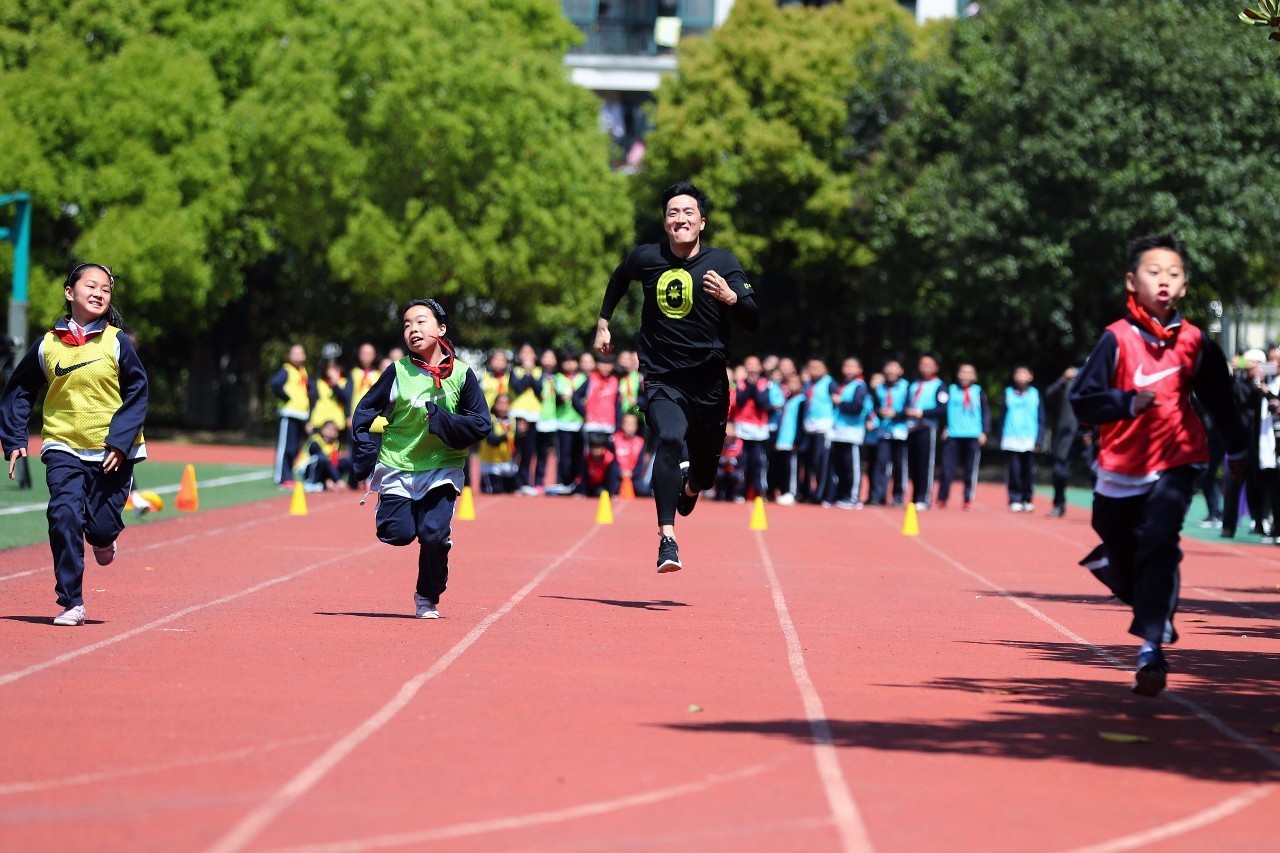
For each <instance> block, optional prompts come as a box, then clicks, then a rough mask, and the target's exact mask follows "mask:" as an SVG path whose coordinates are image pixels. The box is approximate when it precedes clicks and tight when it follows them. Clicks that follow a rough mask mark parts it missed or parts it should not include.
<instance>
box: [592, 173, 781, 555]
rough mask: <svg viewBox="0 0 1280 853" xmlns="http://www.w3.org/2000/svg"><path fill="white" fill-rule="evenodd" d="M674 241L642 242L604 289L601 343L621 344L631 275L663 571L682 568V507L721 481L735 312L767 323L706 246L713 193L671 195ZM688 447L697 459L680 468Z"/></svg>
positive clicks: (721, 256)
mask: <svg viewBox="0 0 1280 853" xmlns="http://www.w3.org/2000/svg"><path fill="white" fill-rule="evenodd" d="M662 204H663V222H662V227H663V230H664V231H666V233H667V242H666V243H665V244H663V243H646V244H643V245H640V246H637V247H636V248H635V249H634V250H633V251H632V252H631V254H630V255H628V256H627V258H626V260H624V261H623V262H622V263H621V264H620V265H619V266H618V268H617V269H615V270H614V271H613V275H612V276H610V277H609V285H608V287H607V288H605V293H604V301H603V302H602V303H601V305H600V319H599V320H598V321H597V323H596V341H595V348H596V349H597V350H599V351H600V352H601V353H603V354H606V355H607V354H608V353H610V352H612V351H613V344H612V337H611V334H610V332H609V319H610V318H611V317H612V316H613V312H614V309H616V308H617V307H618V303H619V302H620V301H621V300H622V297H623V295H624V294H625V293H626V292H627V288H628V287H629V286H630V285H631V282H632V281H636V280H639V281H640V283H641V286H642V287H643V289H644V306H643V308H642V311H641V315H640V334H639V348H640V354H641V355H640V365H641V372H642V373H643V374H644V377H645V399H646V402H645V416H646V420H647V422H648V424H649V427H650V429H651V430H652V431H653V435H654V437H655V442H656V451H655V453H654V461H653V479H652V487H653V496H654V505H655V507H656V509H657V513H658V537H659V538H658V571H659V572H675V571H679V570H680V569H681V568H682V567H683V564H682V563H681V562H680V552H679V550H678V548H677V547H676V540H675V533H676V528H675V521H676V513H677V512H679V513H680V514H681V515H688V514H689V513H691V512H693V507H694V504H695V503H697V500H698V495H699V494H700V493H701V492H702V490H703V489H706V488H709V487H710V486H711V485H712V484H713V483H714V482H715V475H716V464H717V462H718V461H719V458H720V450H721V448H722V447H723V445H724V435H725V422H726V420H727V419H728V413H729V381H728V375H727V372H726V367H727V354H726V349H727V347H728V344H729V334H730V322H729V320H730V317H731V316H732V317H733V318H735V319H737V321H738V322H739V323H740V324H741V325H742V326H743V327H745V328H746V329H748V330H750V331H754V330H755V329H756V328H758V327H759V325H760V312H759V309H758V308H757V306H756V301H755V296H754V295H753V293H752V290H751V285H750V284H748V283H747V276H746V273H744V272H743V271H742V265H741V264H739V263H738V259H737V258H735V257H734V256H733V254H732V253H730V252H727V251H725V250H724V249H716V248H713V247H711V246H704V245H703V244H702V231H703V229H704V228H706V227H707V199H706V196H704V195H703V194H702V193H701V192H700V191H699V190H698V189H697V187H695V186H694V185H693V184H691V183H689V182H687V181H682V182H680V183H678V184H674V185H673V186H670V187H667V189H666V190H664V191H663V193H662ZM686 444H687V445H688V451H689V462H688V466H687V468H685V471H684V473H683V474H682V473H681V464H680V462H681V455H682V454H683V451H684V448H685V446H686Z"/></svg>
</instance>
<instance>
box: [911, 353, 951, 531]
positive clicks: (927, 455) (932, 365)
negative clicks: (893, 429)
mask: <svg viewBox="0 0 1280 853" xmlns="http://www.w3.org/2000/svg"><path fill="white" fill-rule="evenodd" d="M916 371H917V378H916V380H915V381H914V382H912V383H911V385H910V386H909V387H908V388H907V474H908V476H909V477H910V479H911V501H912V503H914V504H915V505H916V509H920V510H925V509H928V508H929V496H930V495H932V494H933V479H934V471H935V469H936V468H937V462H938V439H939V437H940V436H941V435H942V429H943V427H944V425H945V424H946V419H947V386H946V384H945V383H943V381H942V380H941V379H940V378H938V359H937V358H935V357H934V356H933V355H931V354H929V353H925V354H924V355H922V356H920V360H919V362H917V365H916Z"/></svg>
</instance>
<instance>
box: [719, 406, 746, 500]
mask: <svg viewBox="0 0 1280 853" xmlns="http://www.w3.org/2000/svg"><path fill="white" fill-rule="evenodd" d="M743 480H744V478H743V471H742V439H740V438H738V435H737V433H736V432H735V431H734V428H733V424H732V423H729V424H726V425H725V433H724V449H723V450H721V451H720V467H719V468H718V470H717V471H716V500H718V501H733V502H734V503H742V502H743V501H745V500H746V498H745V497H744V496H743V494H742V485H743Z"/></svg>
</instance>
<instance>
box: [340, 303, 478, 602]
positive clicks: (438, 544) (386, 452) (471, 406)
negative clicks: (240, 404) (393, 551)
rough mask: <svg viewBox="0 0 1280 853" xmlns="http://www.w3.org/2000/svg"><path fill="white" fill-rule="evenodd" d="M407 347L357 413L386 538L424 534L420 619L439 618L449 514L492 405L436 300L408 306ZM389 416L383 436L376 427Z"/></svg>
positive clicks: (361, 468) (355, 441)
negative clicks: (456, 351) (456, 349)
mask: <svg viewBox="0 0 1280 853" xmlns="http://www.w3.org/2000/svg"><path fill="white" fill-rule="evenodd" d="M400 317H401V320H402V322H403V329H404V342H405V345H406V346H407V347H408V348H409V355H407V356H405V357H404V358H402V359H400V360H399V361H397V362H395V363H394V364H392V365H390V366H389V367H388V368H387V369H386V370H385V371H384V372H383V374H382V378H380V379H379V380H378V381H377V382H376V383H374V386H373V387H372V388H370V389H369V392H368V393H367V394H365V396H364V398H363V399H362V400H361V401H360V404H359V405H358V406H356V411H355V415H354V416H353V417H352V419H351V437H352V463H353V467H354V470H355V477H356V479H357V480H366V479H369V478H370V477H372V481H371V486H372V488H373V489H374V490H376V491H377V492H378V511H377V515H376V523H377V532H378V538H379V539H381V540H382V541H383V542H386V543H387V544H388V545H408V544H410V543H412V542H413V541H414V540H415V539H416V540H418V545H419V550H418V582H417V586H416V588H415V589H414V594H413V605H414V612H415V615H417V617H418V618H419V619H439V618H440V610H439V603H440V596H441V594H443V593H444V590H445V587H446V585H447V584H448V580H449V547H450V545H451V542H450V539H449V535H450V522H451V521H452V519H453V507H454V503H455V501H456V500H457V497H458V495H459V494H460V493H461V492H462V485H463V466H464V465H465V464H466V461H467V450H468V449H469V448H471V447H472V446H473V445H475V444H476V443H477V442H479V441H481V440H483V439H484V438H485V436H487V435H488V434H489V430H490V424H489V406H488V405H487V404H486V403H485V399H484V392H483V390H481V387H480V381H479V380H478V379H477V378H476V375H475V373H474V372H473V371H472V369H471V367H470V366H469V365H467V364H465V363H464V362H461V361H457V360H455V359H454V355H453V347H452V346H451V345H450V344H449V342H448V340H447V339H446V337H445V335H446V334H447V331H448V322H449V321H448V317H447V316H446V314H445V311H444V308H442V307H441V306H440V303H439V302H436V301H435V300H434V299H415V300H413V301H412V302H410V303H409V304H408V305H406V306H405V308H404V310H403V311H401V312H400ZM379 415H383V416H385V417H386V419H387V425H386V427H385V428H384V429H383V433H382V441H381V443H379V441H378V439H377V438H376V437H375V436H374V434H372V433H371V432H370V427H371V426H372V425H373V422H374V419H375V418H377V417H378V416H379Z"/></svg>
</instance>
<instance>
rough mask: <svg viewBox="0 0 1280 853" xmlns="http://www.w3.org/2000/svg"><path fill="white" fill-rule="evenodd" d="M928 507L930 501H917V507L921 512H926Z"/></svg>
mask: <svg viewBox="0 0 1280 853" xmlns="http://www.w3.org/2000/svg"><path fill="white" fill-rule="evenodd" d="M928 508H929V502H928V501H916V509H918V510H920V511H921V512H924V511H925V510H927V509H928Z"/></svg>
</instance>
